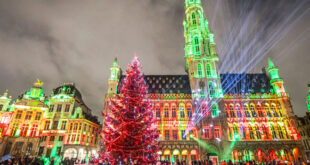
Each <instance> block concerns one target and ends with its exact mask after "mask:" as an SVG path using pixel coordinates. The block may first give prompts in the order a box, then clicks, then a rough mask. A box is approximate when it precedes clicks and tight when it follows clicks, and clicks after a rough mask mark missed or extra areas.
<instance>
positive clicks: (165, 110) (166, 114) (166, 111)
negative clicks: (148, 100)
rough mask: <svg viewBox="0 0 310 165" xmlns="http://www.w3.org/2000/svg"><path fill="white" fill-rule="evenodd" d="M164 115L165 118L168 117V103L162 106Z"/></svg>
mask: <svg viewBox="0 0 310 165" xmlns="http://www.w3.org/2000/svg"><path fill="white" fill-rule="evenodd" d="M164 116H165V117H166V118H168V117H169V108H168V105H165V107H164Z"/></svg>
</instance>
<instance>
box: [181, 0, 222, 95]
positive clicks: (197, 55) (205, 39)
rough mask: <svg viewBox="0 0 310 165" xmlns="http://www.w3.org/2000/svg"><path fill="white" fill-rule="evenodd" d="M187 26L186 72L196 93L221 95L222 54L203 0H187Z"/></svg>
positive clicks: (185, 29)
mask: <svg viewBox="0 0 310 165" xmlns="http://www.w3.org/2000/svg"><path fill="white" fill-rule="evenodd" d="M183 26H184V37H185V46H184V50H185V60H186V72H187V73H188V75H189V78H190V85H191V89H192V90H193V94H194V97H196V98H197V97H201V98H205V97H206V96H209V97H210V98H221V97H222V95H223V94H222V88H221V81H220V77H219V75H218V73H217V62H218V60H219V58H218V56H217V54H216V50H215V42H214V39H213V34H212V33H211V32H210V30H209V28H208V20H207V19H205V18H204V12H203V8H202V5H201V0H185V19H184V21H183Z"/></svg>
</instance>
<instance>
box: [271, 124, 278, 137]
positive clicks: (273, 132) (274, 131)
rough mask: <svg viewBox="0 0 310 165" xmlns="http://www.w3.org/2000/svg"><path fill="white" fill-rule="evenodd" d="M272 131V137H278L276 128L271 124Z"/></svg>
mask: <svg viewBox="0 0 310 165" xmlns="http://www.w3.org/2000/svg"><path fill="white" fill-rule="evenodd" d="M270 131H271V135H272V139H278V137H277V134H276V130H275V129H274V126H273V125H271V126H270Z"/></svg>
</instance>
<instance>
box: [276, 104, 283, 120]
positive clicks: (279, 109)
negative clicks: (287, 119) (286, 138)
mask: <svg viewBox="0 0 310 165" xmlns="http://www.w3.org/2000/svg"><path fill="white" fill-rule="evenodd" d="M277 108H278V112H279V115H280V117H283V113H282V107H281V104H280V103H277Z"/></svg>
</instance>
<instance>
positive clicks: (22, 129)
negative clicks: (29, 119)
mask: <svg viewBox="0 0 310 165" xmlns="http://www.w3.org/2000/svg"><path fill="white" fill-rule="evenodd" d="M28 128H29V124H23V126H22V128H21V131H20V134H19V136H27V131H28Z"/></svg>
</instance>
